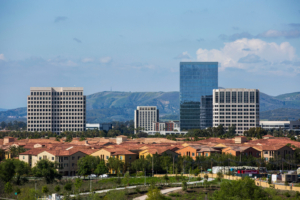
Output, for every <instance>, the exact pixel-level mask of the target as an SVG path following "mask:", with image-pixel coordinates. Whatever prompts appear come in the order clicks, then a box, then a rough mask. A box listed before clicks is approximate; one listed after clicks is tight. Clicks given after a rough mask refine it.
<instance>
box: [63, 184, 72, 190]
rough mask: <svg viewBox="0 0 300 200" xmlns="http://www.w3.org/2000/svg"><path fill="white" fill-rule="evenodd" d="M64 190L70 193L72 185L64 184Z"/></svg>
mask: <svg viewBox="0 0 300 200" xmlns="http://www.w3.org/2000/svg"><path fill="white" fill-rule="evenodd" d="M64 189H65V190H66V191H68V192H70V191H71V190H72V183H71V182H68V183H66V184H65V186H64Z"/></svg>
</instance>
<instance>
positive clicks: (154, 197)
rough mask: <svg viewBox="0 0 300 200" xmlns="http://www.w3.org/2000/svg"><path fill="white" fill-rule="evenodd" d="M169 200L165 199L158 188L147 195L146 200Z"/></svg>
mask: <svg viewBox="0 0 300 200" xmlns="http://www.w3.org/2000/svg"><path fill="white" fill-rule="evenodd" d="M167 199H169V198H167V197H165V196H164V195H162V194H161V192H160V190H159V189H157V188H154V189H151V190H149V192H148V193H147V199H146V200H167Z"/></svg>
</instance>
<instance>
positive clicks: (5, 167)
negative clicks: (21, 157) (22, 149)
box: [0, 159, 15, 183]
mask: <svg viewBox="0 0 300 200" xmlns="http://www.w3.org/2000/svg"><path fill="white" fill-rule="evenodd" d="M14 174H15V165H14V162H13V160H11V159H8V160H4V161H3V162H1V164H0V179H1V180H2V181H4V182H5V183H7V182H9V181H10V180H11V179H12V178H13V176H14Z"/></svg>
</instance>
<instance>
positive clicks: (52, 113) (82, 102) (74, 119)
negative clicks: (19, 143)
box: [27, 87, 86, 134]
mask: <svg viewBox="0 0 300 200" xmlns="http://www.w3.org/2000/svg"><path fill="white" fill-rule="evenodd" d="M85 122H86V97H85V95H83V88H82V87H31V88H30V95H29V96H28V97H27V131H32V132H33V131H38V132H40V131H52V132H55V133H57V134H59V133H61V132H63V131H84V130H85Z"/></svg>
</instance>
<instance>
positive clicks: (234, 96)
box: [231, 92, 236, 103]
mask: <svg viewBox="0 0 300 200" xmlns="http://www.w3.org/2000/svg"><path fill="white" fill-rule="evenodd" d="M231 102H232V103H236V92H232V93H231Z"/></svg>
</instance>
